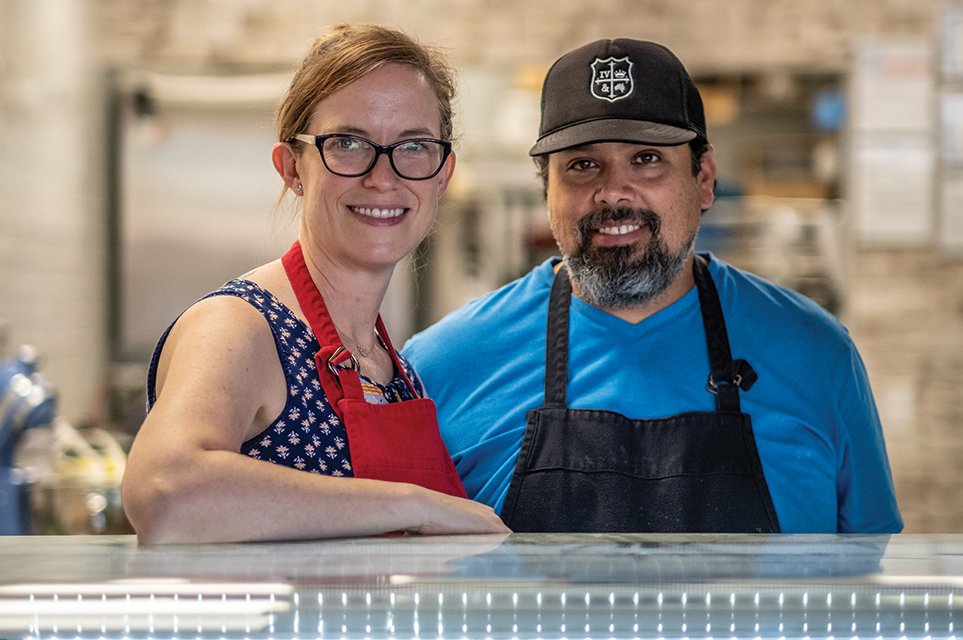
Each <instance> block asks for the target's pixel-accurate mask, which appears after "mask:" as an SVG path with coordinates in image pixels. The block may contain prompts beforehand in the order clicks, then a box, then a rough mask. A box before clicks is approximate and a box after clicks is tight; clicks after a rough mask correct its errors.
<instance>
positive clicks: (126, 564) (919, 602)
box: [0, 534, 963, 640]
mask: <svg viewBox="0 0 963 640" xmlns="http://www.w3.org/2000/svg"><path fill="white" fill-rule="evenodd" d="M961 619H963V535H900V536H789V535H775V536H762V535H724V536H713V535H626V534H612V535H590V534H565V535H558V534H550V535H540V534H513V535H511V536H507V537H505V536H450V537H413V536H412V537H396V538H361V539H348V540H325V541H309V542H286V543H271V544H264V543H262V544H219V545H184V546H163V547H159V546H158V547H148V546H139V545H138V544H137V542H136V540H135V539H134V538H133V537H131V536H90V537H85V536H63V537H59V536H48V537H0V639H3V640H14V639H23V638H27V639H35V640H40V639H50V640H53V639H55V638H56V639H64V640H67V639H74V638H97V639H112V638H117V639H125V640H128V639H133V638H153V639H158V640H160V639H167V638H170V639H176V638H195V639H196V638H249V639H254V638H271V639H295V638H338V639H340V638H431V639H443V638H459V639H460V638H491V639H496V638H506V639H508V638H519V639H521V638H545V639H548V638H573V639H574V638H579V639H582V638H661V639H669V638H689V639H696V638H717V639H733V638H753V639H762V638H767V639H768V638H778V639H780V640H782V639H794V638H799V639H809V640H814V639H816V638H833V639H838V640H843V639H848V640H853V639H857V638H870V639H874V640H875V639H879V638H899V639H903V638H905V639H911V638H921V639H922V638H926V639H928V640H936V639H940V638H953V639H955V638H956V637H957V634H958V633H959V632H958V631H957V627H958V624H959V622H960V620H961Z"/></svg>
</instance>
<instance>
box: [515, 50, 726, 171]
mask: <svg viewBox="0 0 963 640" xmlns="http://www.w3.org/2000/svg"><path fill="white" fill-rule="evenodd" d="M696 138H699V139H701V140H703V141H705V142H708V137H707V135H706V119H705V114H704V112H703V109H702V98H701V96H700V95H699V90H698V89H697V88H696V85H695V82H693V81H692V78H691V77H690V76H689V73H688V72H687V71H686V69H685V67H684V66H683V65H682V62H681V61H680V60H679V59H678V58H677V57H676V56H675V54H673V53H672V52H671V51H669V50H668V49H666V48H665V47H664V46H662V45H660V44H656V43H654V42H646V41H642V40H631V39H627V38H618V39H615V40H597V41H595V42H591V43H589V44H587V45H584V46H581V47H579V48H578V49H575V50H573V51H570V52H568V53H566V54H565V55H563V56H562V57H561V58H559V59H558V60H556V61H555V64H553V65H552V67H551V68H550V69H549V70H548V74H547V75H546V76H545V83H544V84H543V85H542V120H541V125H540V126H539V130H538V141H536V142H535V146H533V147H532V148H531V149H530V150H529V152H528V154H529V155H531V156H538V155H542V154H544V153H552V152H554V151H561V150H562V149H568V148H569V147H574V146H577V145H581V144H589V143H593V142H637V143H640V144H652V145H667V146H668V145H677V144H685V143H686V142H689V141H690V140H694V139H696Z"/></svg>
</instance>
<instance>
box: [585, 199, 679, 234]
mask: <svg viewBox="0 0 963 640" xmlns="http://www.w3.org/2000/svg"><path fill="white" fill-rule="evenodd" d="M613 224H638V225H639V226H644V227H648V228H649V231H650V232H651V234H652V236H653V237H655V236H657V235H658V234H659V230H660V229H661V228H662V217H661V216H660V215H659V214H657V213H656V212H655V211H652V210H651V209H632V208H629V207H605V208H604V209H600V210H598V211H596V212H594V213H589V214H587V215H585V216H583V217H582V218H581V219H580V220H579V221H578V231H579V235H580V237H581V238H582V239H583V240H584V239H585V238H586V237H587V236H588V235H589V234H590V233H592V232H593V231H597V230H599V229H601V228H602V227H608V226H612V225H613Z"/></svg>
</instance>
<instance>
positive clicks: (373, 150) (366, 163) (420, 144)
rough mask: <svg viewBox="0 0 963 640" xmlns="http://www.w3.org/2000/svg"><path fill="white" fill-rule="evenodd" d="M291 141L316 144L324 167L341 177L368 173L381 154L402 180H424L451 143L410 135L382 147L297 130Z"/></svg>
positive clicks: (357, 139)
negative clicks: (297, 132)
mask: <svg viewBox="0 0 963 640" xmlns="http://www.w3.org/2000/svg"><path fill="white" fill-rule="evenodd" d="M295 140H300V141H301V142H310V143H311V144H313V145H314V146H316V147H317V148H318V151H319V152H320V153H321V162H323V163H324V166H325V168H327V170H328V171H330V172H331V173H333V174H334V175H336V176H343V177H345V178H357V177H358V176H363V175H364V174H366V173H368V172H369V171H371V170H372V169H373V168H374V166H375V163H376V162H378V157H379V156H380V155H381V154H382V153H383V154H385V155H386V156H388V162H389V163H390V164H391V168H392V169H393V170H394V172H395V173H396V174H398V175H399V176H400V177H402V178H404V179H405V180H428V179H429V178H434V177H435V176H436V175H438V172H439V171H441V168H442V166H444V164H445V160H447V159H448V156H449V155H450V154H451V143H450V142H448V141H447V140H437V139H435V138H410V139H408V140H399V141H398V142H395V143H393V144H389V145H386V146H385V145H380V144H376V143H374V142H372V141H371V140H368V139H367V138H362V137H361V136H351V135H348V134H345V133H327V134H324V135H321V136H313V135H309V134H307V133H300V134H298V135H296V136H293V137H292V138H291V139H290V140H288V142H294V141H295Z"/></svg>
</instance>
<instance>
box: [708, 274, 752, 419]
mask: <svg viewBox="0 0 963 640" xmlns="http://www.w3.org/2000/svg"><path fill="white" fill-rule="evenodd" d="M692 274H693V276H694V277H695V283H696V289H697V290H698V292H699V306H700V307H701V308H702V325H703V328H704V329H705V333H706V348H707V349H708V351H709V380H708V382H707V383H706V389H707V390H708V391H709V392H710V393H713V394H715V396H716V409H717V410H718V411H720V412H732V413H740V412H741V409H740V406H739V389H740V388H742V389H743V390H748V389H749V388H750V387H751V386H752V384H753V383H754V382H755V381H756V372H755V371H753V370H752V367H751V366H750V365H749V363H748V362H746V361H745V360H737V361H735V362H734V361H733V360H732V349H731V348H730V347H729V334H728V332H727V331H726V321H725V318H724V317H723V314H722V304H721V303H720V302H719V292H718V291H717V289H716V285H715V283H714V282H713V281H712V275H711V274H710V273H709V266H708V264H707V263H706V259H705V258H703V257H702V256H700V255H696V256H695V259H694V260H693V262H692Z"/></svg>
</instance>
